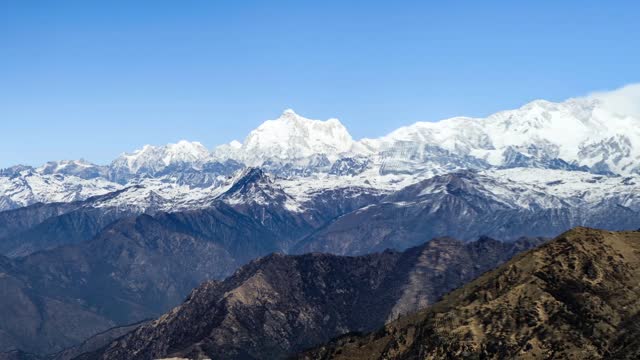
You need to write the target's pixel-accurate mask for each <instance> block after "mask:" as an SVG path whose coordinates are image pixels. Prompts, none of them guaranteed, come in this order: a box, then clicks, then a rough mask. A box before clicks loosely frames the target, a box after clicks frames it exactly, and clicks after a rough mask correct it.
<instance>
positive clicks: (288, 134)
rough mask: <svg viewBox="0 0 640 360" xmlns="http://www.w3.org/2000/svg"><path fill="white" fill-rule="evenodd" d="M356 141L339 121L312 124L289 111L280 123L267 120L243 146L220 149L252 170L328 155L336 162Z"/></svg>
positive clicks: (219, 149) (228, 146) (279, 119)
mask: <svg viewBox="0 0 640 360" xmlns="http://www.w3.org/2000/svg"><path fill="white" fill-rule="evenodd" d="M353 144H354V141H353V139H352V138H351V135H350V134H349V132H348V131H347V129H346V128H345V127H344V125H342V123H340V121H339V120H337V119H329V120H327V121H319V120H311V119H307V118H304V117H302V116H300V115H298V114H296V113H295V112H294V111H293V110H286V111H285V112H284V113H282V115H281V116H280V117H279V118H278V119H276V120H267V121H265V122H264V123H263V124H262V125H260V126H259V127H258V128H256V129H255V130H253V131H251V133H250V134H249V135H248V136H247V138H246V139H245V141H244V143H243V144H241V145H240V144H239V143H237V142H235V143H231V144H229V145H226V146H223V147H219V148H218V149H216V151H215V154H216V155H217V156H218V157H219V156H224V155H227V156H237V159H238V160H241V161H243V162H244V163H245V164H246V165H249V166H259V165H262V164H263V163H264V162H265V161H268V160H272V161H274V160H275V161H278V160H295V159H302V158H307V157H311V156H313V155H325V156H327V157H328V158H330V159H333V160H335V159H336V158H337V157H338V155H339V154H341V153H345V152H348V151H350V150H351V148H352V147H353Z"/></svg>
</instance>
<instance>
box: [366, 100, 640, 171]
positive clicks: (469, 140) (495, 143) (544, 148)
mask: <svg viewBox="0 0 640 360" xmlns="http://www.w3.org/2000/svg"><path fill="white" fill-rule="evenodd" d="M365 144H367V145H368V146H369V147H372V148H374V149H376V150H377V151H385V150H387V151H388V150H390V149H398V148H402V147H407V146H409V147H416V146H417V144H428V145H432V146H436V147H439V148H442V149H445V150H447V151H450V152H451V153H452V154H455V155H458V156H460V155H462V156H469V155H470V156H473V157H475V158H477V159H478V160H483V161H486V162H487V163H489V164H490V165H493V166H502V165H505V160H506V159H505V158H506V157H507V154H512V152H513V151H517V152H519V153H521V154H523V155H524V156H527V157H532V158H535V159H537V160H551V159H562V160H564V161H566V162H568V163H575V164H577V165H585V166H588V167H594V166H595V167H597V168H598V169H599V170H600V171H603V172H605V171H610V172H613V173H618V174H630V173H639V172H640V166H638V160H640V118H638V117H634V116H630V115H620V114H617V113H614V112H612V111H610V110H609V109H608V108H607V107H605V106H603V104H602V102H601V101H599V100H598V99H594V98H577V99H570V100H567V101H565V102H562V103H552V102H548V101H543V100H538V101H533V102H531V103H529V104H526V105H525V106H523V107H521V108H519V109H516V110H508V111H502V112H499V113H496V114H493V115H491V116H489V117H487V118H484V119H480V118H452V119H447V120H442V121H439V122H419V123H416V124H414V125H411V126H408V127H404V128H400V129H398V130H396V131H394V132H392V133H391V134H389V135H388V136H386V137H383V138H381V139H377V140H366V141H365Z"/></svg>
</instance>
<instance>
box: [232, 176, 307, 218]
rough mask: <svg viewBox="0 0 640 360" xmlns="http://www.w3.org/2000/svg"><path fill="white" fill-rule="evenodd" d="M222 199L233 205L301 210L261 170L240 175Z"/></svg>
mask: <svg viewBox="0 0 640 360" xmlns="http://www.w3.org/2000/svg"><path fill="white" fill-rule="evenodd" d="M220 199H221V200H223V201H225V202H226V203H228V204H231V205H249V204H258V205H265V206H269V207H272V206H284V207H286V208H287V209H289V210H294V211H295V210H297V209H299V206H298V204H297V203H296V201H295V200H294V199H293V198H292V197H291V196H289V195H288V194H287V193H286V192H285V191H284V190H283V189H282V187H281V186H280V185H279V184H277V183H276V182H274V181H273V180H272V179H271V178H270V177H269V176H268V175H267V174H265V173H264V171H262V169H260V168H254V167H250V168H246V169H244V170H242V171H240V172H239V173H238V175H237V176H236V177H235V178H234V180H233V182H232V183H231V185H230V187H229V188H228V190H226V191H225V192H224V193H223V194H222V195H220Z"/></svg>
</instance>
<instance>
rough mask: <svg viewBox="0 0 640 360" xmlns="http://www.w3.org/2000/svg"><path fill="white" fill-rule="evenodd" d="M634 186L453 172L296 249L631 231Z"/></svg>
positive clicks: (521, 173) (561, 175)
mask: <svg viewBox="0 0 640 360" xmlns="http://www.w3.org/2000/svg"><path fill="white" fill-rule="evenodd" d="M636 186H637V185H636V183H635V182H633V181H631V182H629V179H625V178H620V177H618V178H614V177H607V176H602V175H594V174H589V173H585V172H571V171H559V170H542V169H535V170H522V169H508V170H499V171H486V172H472V171H461V172H455V173H449V174H446V175H439V176H435V177H433V178H429V179H426V180H423V181H420V182H418V183H416V184H414V185H409V186H407V187H405V188H402V189H400V190H398V191H396V192H393V193H391V194H389V195H388V196H386V197H384V198H383V199H382V200H380V201H379V202H377V203H373V204H370V205H369V206H365V207H363V208H360V209H357V210H355V211H352V212H350V213H347V214H344V215H342V216H340V217H338V218H337V219H335V221H332V222H331V223H329V224H327V225H326V226H324V227H323V228H321V229H319V230H318V231H316V232H314V233H313V234H311V235H309V236H308V237H307V238H305V239H303V240H302V241H301V242H300V243H298V244H297V245H296V247H295V248H294V252H296V253H304V252H310V251H322V252H330V253H334V254H343V255H357V254H363V253H367V252H370V251H381V250H383V249H385V248H394V249H405V248H407V247H410V246H415V245H417V244H419V243H421V242H423V241H425V240H426V239H428V238H432V237H438V236H444V235H447V236H452V237H455V238H458V239H461V240H471V239H474V238H477V237H478V236H481V235H488V236H491V237H495V238H500V239H516V238H518V237H521V236H544V237H553V236H556V235H557V234H559V233H561V232H563V231H566V230H567V229H570V228H572V227H574V226H581V225H590V226H598V227H601V228H605V229H610V230H622V229H629V228H632V229H633V228H638V227H640V218H639V217H638V215H637V214H638V211H639V210H640V197H638V196H637V195H636V194H635V190H631V189H633V188H635V187H636ZM461 224H464V226H461Z"/></svg>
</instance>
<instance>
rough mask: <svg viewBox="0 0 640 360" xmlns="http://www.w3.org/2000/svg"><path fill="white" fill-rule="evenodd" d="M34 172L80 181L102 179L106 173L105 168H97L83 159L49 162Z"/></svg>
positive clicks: (97, 166)
mask: <svg viewBox="0 0 640 360" xmlns="http://www.w3.org/2000/svg"><path fill="white" fill-rule="evenodd" d="M36 171H37V172H39V173H40V174H43V175H51V174H63V175H74V176H77V177H80V178H82V179H93V178H97V177H104V176H105V175H106V173H107V169H106V167H105V166H99V165H96V164H93V163H90V162H88V161H86V160H84V159H80V160H61V161H49V162H47V163H46V164H44V165H43V166H41V167H39V168H38V169H36Z"/></svg>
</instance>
